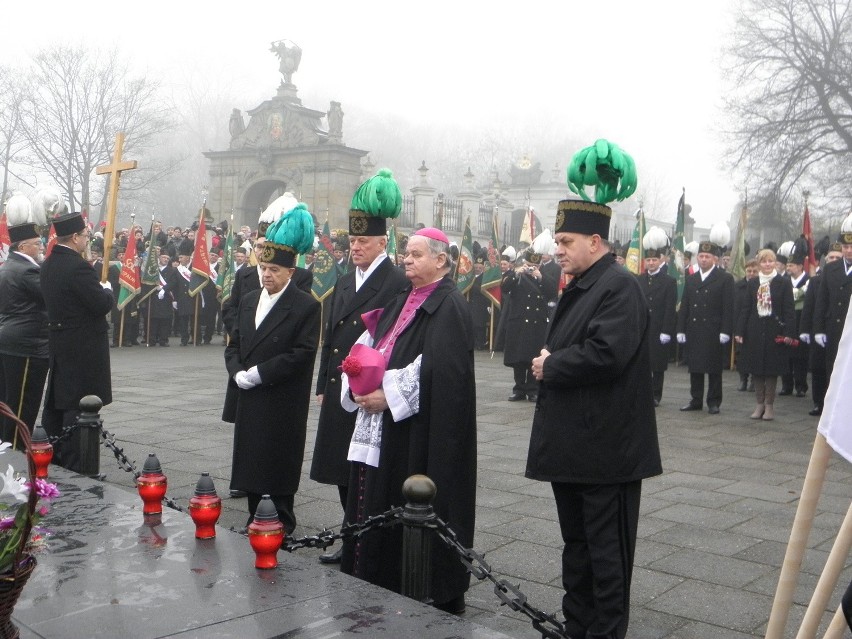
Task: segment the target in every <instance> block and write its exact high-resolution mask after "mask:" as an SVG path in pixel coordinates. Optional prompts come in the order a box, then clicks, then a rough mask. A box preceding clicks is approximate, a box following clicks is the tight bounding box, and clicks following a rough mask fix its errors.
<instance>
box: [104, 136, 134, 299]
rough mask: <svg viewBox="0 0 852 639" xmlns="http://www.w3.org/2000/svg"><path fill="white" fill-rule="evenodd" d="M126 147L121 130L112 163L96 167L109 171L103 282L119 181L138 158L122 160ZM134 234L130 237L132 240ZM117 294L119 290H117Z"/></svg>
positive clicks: (113, 226)
mask: <svg viewBox="0 0 852 639" xmlns="http://www.w3.org/2000/svg"><path fill="white" fill-rule="evenodd" d="M123 149H124V133H123V132H121V131H119V132H118V133H116V134H115V155H114V156H113V159H112V164H105V165H104V166H99V167H97V168H96V169H95V172H96V173H97V174H98V175H105V174H107V173H109V176H110V180H109V199H108V200H107V226H106V233H105V234H104V259H103V267H102V268H101V282H106V280H107V272H108V271H109V255H110V251H111V250H112V241H113V238H114V237H115V214H116V209H117V208H118V183H119V180H120V179H121V172H122V171H129V170H131V169H135V168H136V160H126V161H124V162H122V161H121V152H122V150H123ZM132 240H133V236H132V235H131V237H130V238H129V239H128V241H132ZM116 294H117V292H116Z"/></svg>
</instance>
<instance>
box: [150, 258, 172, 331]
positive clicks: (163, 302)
mask: <svg viewBox="0 0 852 639" xmlns="http://www.w3.org/2000/svg"><path fill="white" fill-rule="evenodd" d="M177 277H180V275H179V274H178V272H177V269H176V268H173V267H172V266H171V265H170V264H167V265H166V266H165V267H164V268H163V269H160V278H161V280H162V282H165V284H162V283H161V284H160V285H161V286H162V287H163V299H160V296H159V291H158V292H156V293H151V296H150V297H149V298H148V299H149V300H150V301H151V304H150V309H151V319H172V316H173V315H174V308H173V307H172V302H174V301H175V295H174V291H175V289H176V288H178V286H179V284H178V282H177V281H176V280H175V278H177Z"/></svg>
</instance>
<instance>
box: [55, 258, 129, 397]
mask: <svg viewBox="0 0 852 639" xmlns="http://www.w3.org/2000/svg"><path fill="white" fill-rule="evenodd" d="M41 292H42V295H43V296H44V303H45V306H46V308H47V319H48V330H49V344H50V374H49V375H48V378H47V395H46V397H45V406H48V407H50V408H55V409H57V410H78V408H79V403H80V400H81V399H82V398H83V397H84V396H86V395H97V396H98V397H99V398H100V399H101V401H102V402H103V403H104V406H106V405H108V404H110V403H112V381H111V378H110V367H109V337H108V331H109V323H108V322H107V319H106V316H107V314H108V313H109V312H110V310H111V309H112V305H113V294H112V292H111V291H109V290H107V289H104V288H102V287H101V284H100V280H99V279H98V274H97V273H95V269H93V268H92V266H91V264H89V263H88V262H87V261H86V260H84V259H83V258H82V257H81V256H80V254H79V253H77V252H76V251H74V250H73V249H70V248H68V247H66V246H62V245H60V244H57V245H56V246H54V247H53V251H52V252H51V254H50V255H49V256H48V258H47V259H46V260H45V261H44V263H43V264H42V265H41Z"/></svg>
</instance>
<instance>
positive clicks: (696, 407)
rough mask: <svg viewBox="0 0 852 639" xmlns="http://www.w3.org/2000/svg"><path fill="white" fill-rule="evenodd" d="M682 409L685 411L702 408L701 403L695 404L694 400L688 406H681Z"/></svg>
mask: <svg viewBox="0 0 852 639" xmlns="http://www.w3.org/2000/svg"><path fill="white" fill-rule="evenodd" d="M680 409H681V410H683V411H686V410H701V404H693V403H692V402H689V403H688V404H687V405H686V406H681V407H680Z"/></svg>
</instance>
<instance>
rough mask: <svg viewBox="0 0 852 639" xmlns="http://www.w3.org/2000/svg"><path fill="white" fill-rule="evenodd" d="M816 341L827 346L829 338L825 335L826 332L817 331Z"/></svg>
mask: <svg viewBox="0 0 852 639" xmlns="http://www.w3.org/2000/svg"><path fill="white" fill-rule="evenodd" d="M814 341H815V342H816V343H817V344H819V345H820V346H822V347H823V348H825V344H826V342H828V338H827V337H826V336H825V333H817V334H816V335H814Z"/></svg>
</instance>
